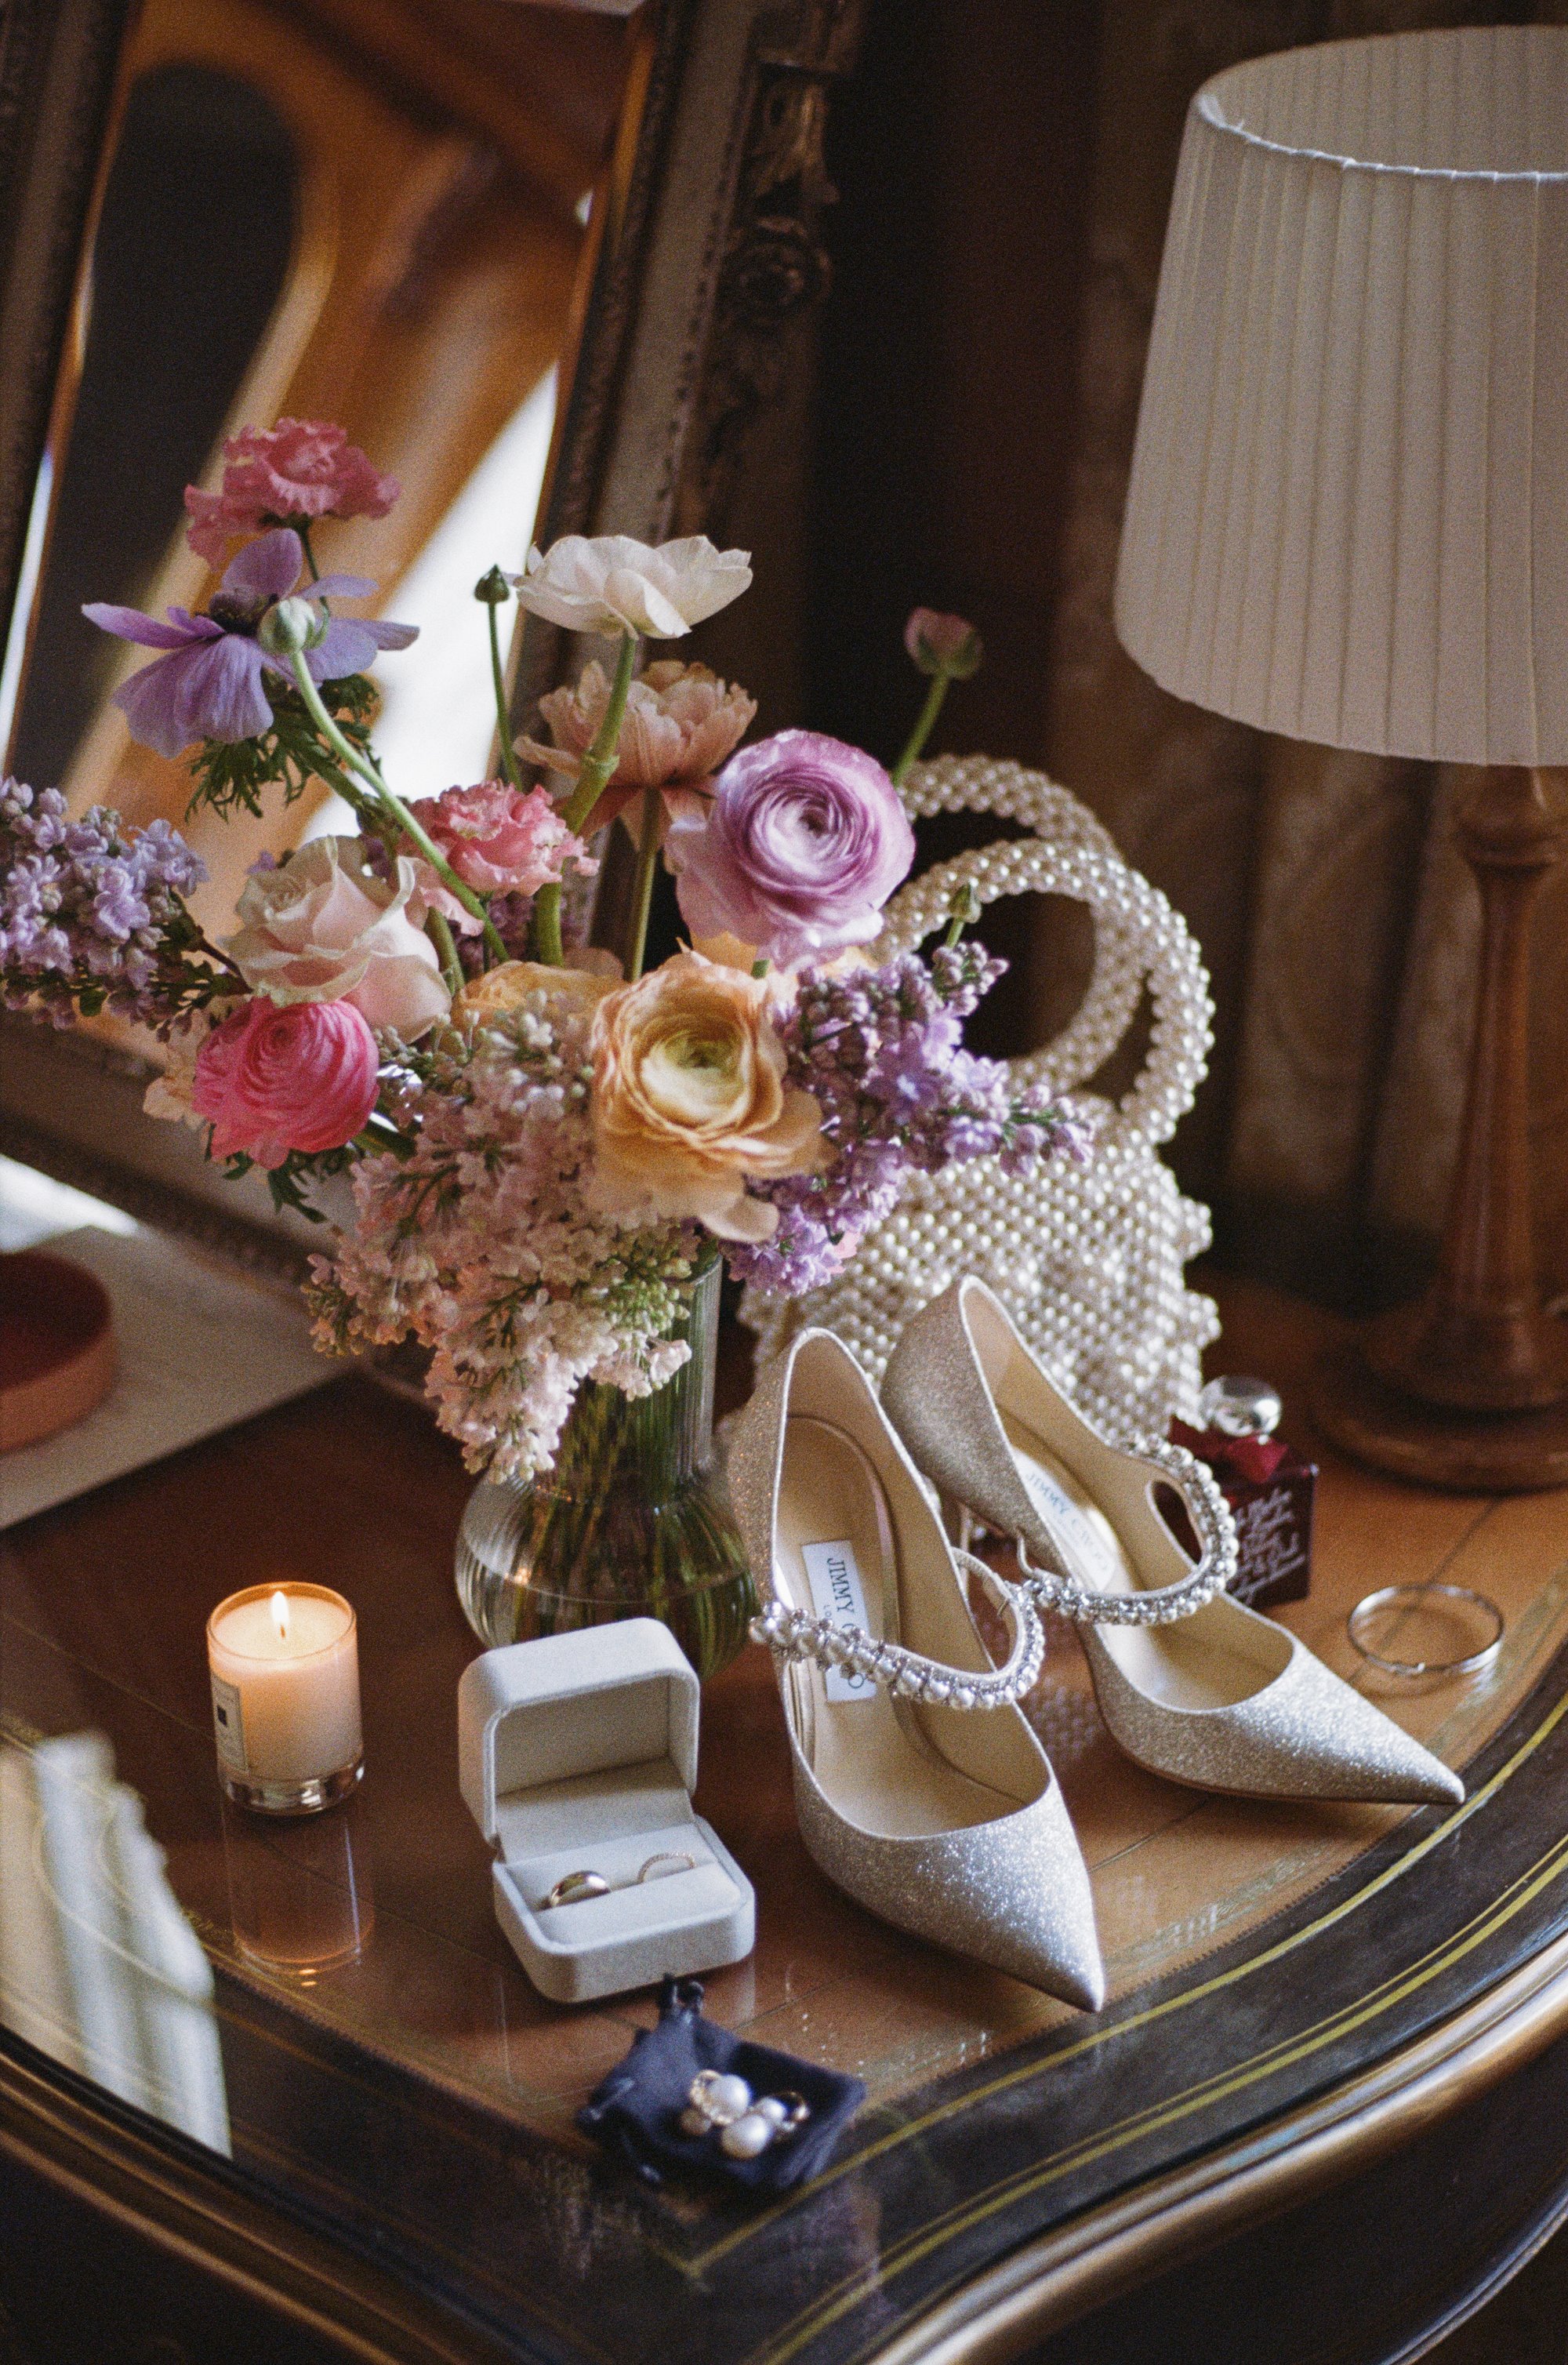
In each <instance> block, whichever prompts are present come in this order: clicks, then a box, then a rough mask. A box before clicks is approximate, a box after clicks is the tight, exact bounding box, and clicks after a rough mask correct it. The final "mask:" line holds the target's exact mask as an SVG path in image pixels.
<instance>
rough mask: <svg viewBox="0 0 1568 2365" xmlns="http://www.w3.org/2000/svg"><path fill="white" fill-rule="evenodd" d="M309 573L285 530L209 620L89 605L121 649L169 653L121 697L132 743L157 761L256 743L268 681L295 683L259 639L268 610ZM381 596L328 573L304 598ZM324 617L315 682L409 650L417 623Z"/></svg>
mask: <svg viewBox="0 0 1568 2365" xmlns="http://www.w3.org/2000/svg"><path fill="white" fill-rule="evenodd" d="M304 570H305V546H304V544H302V543H301V541H300V539H299V536H298V535H297V533H296V532H294V531H293V529H292V527H288V526H280V527H279V528H278V529H277V530H276V531H275V532H272V533H263V535H262V536H261V538H260V539H259V541H256V542H252V543H251V544H249V545H248V546H247V547H246V548H245V549H244V550H242V551H241V552H240V554H239V555H238V556H237V557H235V558H233V559H231V560H230V563H229V566H227V567H226V568H225V570H224V575H223V580H222V582H221V583H220V584H219V585H218V589H217V590H216V591H215V592H214V594H213V597H212V602H211V608H210V611H209V612H208V613H207V614H206V615H197V616H193V615H192V614H191V613H190V611H189V610H188V609H185V608H171V609H170V610H169V611H168V622H166V623H162V624H161V623H160V622H158V620H157V618H156V617H155V616H147V615H144V614H143V613H142V611H141V610H140V608H122V607H119V606H117V605H116V604H115V603H113V602H112V601H107V600H90V601H89V602H88V604H87V605H86V606H85V607H84V609H83V611H82V613H83V614H84V616H85V617H87V618H88V620H89V622H92V623H95V624H98V625H101V626H102V628H103V630H104V631H105V632H106V633H116V634H118V637H119V639H121V640H122V641H137V642H140V644H141V645H142V646H143V647H145V648H150V649H162V650H164V651H165V652H166V654H165V655H164V656H161V657H155V658H154V659H153V661H152V663H151V665H150V666H144V667H142V669H141V671H140V673H137V674H133V675H132V676H131V678H130V679H129V681H128V682H125V683H124V684H123V685H122V686H121V687H120V689H117V690H116V692H115V704H116V705H117V706H118V707H120V708H122V709H123V710H124V712H125V716H126V719H127V721H128V722H129V724H130V733H131V736H132V738H133V739H138V740H140V743H141V745H143V746H144V747H151V748H155V749H156V751H157V753H158V754H159V755H160V756H177V755H179V753H180V752H181V750H182V748H185V747H188V746H189V745H191V743H192V741H193V740H196V739H219V740H226V741H231V740H236V739H253V738H255V736H256V735H257V734H258V733H259V732H263V731H265V730H266V729H267V728H268V726H269V725H270V723H271V722H272V719H273V710H272V705H271V702H270V701H269V700H268V697H267V694H266V689H265V687H264V685H263V674H268V673H271V674H275V675H277V676H279V677H280V678H282V679H283V680H285V681H287V680H289V679H290V678H292V677H291V675H290V672H289V668H288V666H287V664H286V662H285V661H284V659H283V658H281V657H277V656H272V655H271V654H270V653H269V651H267V650H266V649H264V648H263V646H262V644H261V642H260V641H259V640H258V639H257V637H256V635H257V633H258V632H259V631H260V628H261V623H262V619H263V616H265V614H266V613H267V611H268V610H269V609H270V608H274V607H275V606H276V605H277V603H278V601H279V600H286V599H287V598H288V597H289V595H290V594H291V593H292V592H293V590H294V588H295V587H296V585H297V583H298V581H299V578H300V577H301V575H302V574H303V573H304ZM374 590H375V584H374V583H372V582H371V581H369V580H368V578H367V577H364V576H363V575H323V576H321V577H319V579H318V580H317V581H315V582H313V583H311V584H309V585H308V587H307V588H306V590H305V593H304V595H303V596H304V597H305V598H306V599H308V600H311V601H314V602H324V601H325V600H327V599H328V598H329V597H330V598H333V599H342V600H359V599H363V598H364V597H365V595H366V594H367V593H369V592H371V591H374ZM321 615H322V618H323V621H324V622H325V630H324V632H323V633H322V635H321V638H320V639H319V641H318V642H317V643H316V644H315V646H314V647H313V648H311V649H309V650H308V652H307V653H306V658H305V662H306V665H307V666H308V668H309V671H310V678H311V679H312V680H313V681H318V682H320V681H341V680H342V678H344V677H345V676H346V675H348V674H353V673H363V672H364V669H365V667H367V666H369V665H371V664H373V663H374V662H375V656H376V652H377V651H378V650H380V649H406V648H407V647H408V645H409V642H410V641H412V640H413V639H415V638H416V636H417V633H418V627H417V626H416V625H413V624H392V623H381V622H375V621H367V620H365V619H364V618H354V619H350V618H347V617H343V616H333V615H331V614H330V612H329V611H327V610H326V608H325V607H324V606H323V607H322V609H321Z"/></svg>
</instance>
